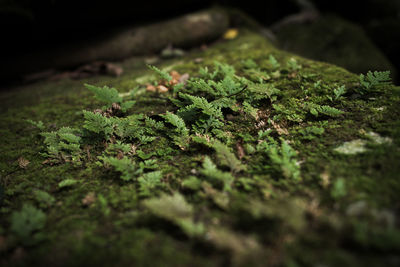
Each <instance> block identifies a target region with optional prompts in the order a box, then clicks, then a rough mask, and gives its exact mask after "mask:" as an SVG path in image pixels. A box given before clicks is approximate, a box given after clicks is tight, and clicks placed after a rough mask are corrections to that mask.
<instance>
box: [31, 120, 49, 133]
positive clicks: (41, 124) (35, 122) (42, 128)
mask: <svg viewBox="0 0 400 267" xmlns="http://www.w3.org/2000/svg"><path fill="white" fill-rule="evenodd" d="M26 122H28V123H30V124H32V125H33V126H35V127H36V128H38V129H39V130H41V131H44V130H45V128H46V127H45V126H44V124H43V122H42V121H33V120H29V119H28V120H26Z"/></svg>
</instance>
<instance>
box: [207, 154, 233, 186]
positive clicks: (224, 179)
mask: <svg viewBox="0 0 400 267" xmlns="http://www.w3.org/2000/svg"><path fill="white" fill-rule="evenodd" d="M200 173H201V174H203V175H204V176H206V177H207V178H208V179H209V180H210V182H212V183H214V184H216V185H217V186H218V184H219V183H222V185H223V190H224V191H230V190H231V186H232V183H233V181H234V177H233V176H232V174H230V173H229V172H223V171H221V170H219V169H217V166H216V165H215V164H214V163H213V162H212V160H211V159H210V158H209V157H208V156H206V157H205V158H204V161H203V168H202V169H201V170H200Z"/></svg>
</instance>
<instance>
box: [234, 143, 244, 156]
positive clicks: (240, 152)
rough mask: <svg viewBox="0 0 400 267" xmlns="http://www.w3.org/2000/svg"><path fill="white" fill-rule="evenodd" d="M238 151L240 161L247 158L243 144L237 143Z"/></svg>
mask: <svg viewBox="0 0 400 267" xmlns="http://www.w3.org/2000/svg"><path fill="white" fill-rule="evenodd" d="M236 149H237V152H238V156H239V159H242V158H243V157H244V156H246V153H245V152H244V148H243V146H242V142H237V143H236Z"/></svg>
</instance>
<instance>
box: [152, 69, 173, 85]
mask: <svg viewBox="0 0 400 267" xmlns="http://www.w3.org/2000/svg"><path fill="white" fill-rule="evenodd" d="M147 67H149V69H151V70H152V71H154V72H155V73H157V74H158V76H160V78H161V79H163V80H166V81H167V82H170V81H171V80H172V77H171V75H169V74H168V72H166V71H163V70H160V69H159V68H157V67H156V66H151V65H147Z"/></svg>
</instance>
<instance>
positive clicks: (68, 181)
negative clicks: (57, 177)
mask: <svg viewBox="0 0 400 267" xmlns="http://www.w3.org/2000/svg"><path fill="white" fill-rule="evenodd" d="M78 182H79V181H78V180H75V179H65V180H62V181H61V182H59V183H58V188H64V187H71V186H73V185H75V184H77V183H78Z"/></svg>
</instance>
